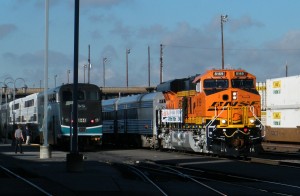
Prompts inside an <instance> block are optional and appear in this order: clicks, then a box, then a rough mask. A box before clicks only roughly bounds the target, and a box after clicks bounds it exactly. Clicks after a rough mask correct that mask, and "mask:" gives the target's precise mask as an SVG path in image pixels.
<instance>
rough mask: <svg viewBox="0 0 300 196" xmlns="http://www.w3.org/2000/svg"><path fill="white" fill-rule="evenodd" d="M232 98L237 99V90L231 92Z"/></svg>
mask: <svg viewBox="0 0 300 196" xmlns="http://www.w3.org/2000/svg"><path fill="white" fill-rule="evenodd" d="M232 99H233V100H236V99H237V92H236V91H234V92H232Z"/></svg>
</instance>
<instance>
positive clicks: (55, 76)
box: [54, 75, 57, 87]
mask: <svg viewBox="0 0 300 196" xmlns="http://www.w3.org/2000/svg"><path fill="white" fill-rule="evenodd" d="M56 78H57V75H54V87H56Z"/></svg>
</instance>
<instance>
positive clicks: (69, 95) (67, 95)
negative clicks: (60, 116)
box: [62, 91, 73, 102]
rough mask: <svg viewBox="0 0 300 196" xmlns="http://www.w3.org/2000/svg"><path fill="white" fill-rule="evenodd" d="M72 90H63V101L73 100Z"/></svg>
mask: <svg viewBox="0 0 300 196" xmlns="http://www.w3.org/2000/svg"><path fill="white" fill-rule="evenodd" d="M72 96H73V95H72V92H71V91H63V93H62V100H63V102H67V101H72V100H73V98H72Z"/></svg>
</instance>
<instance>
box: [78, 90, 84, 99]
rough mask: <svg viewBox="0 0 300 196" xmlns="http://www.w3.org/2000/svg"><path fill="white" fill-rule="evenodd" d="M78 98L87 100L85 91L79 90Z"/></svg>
mask: <svg viewBox="0 0 300 196" xmlns="http://www.w3.org/2000/svg"><path fill="white" fill-rule="evenodd" d="M78 100H81V101H82V100H85V96H84V92H83V91H78Z"/></svg>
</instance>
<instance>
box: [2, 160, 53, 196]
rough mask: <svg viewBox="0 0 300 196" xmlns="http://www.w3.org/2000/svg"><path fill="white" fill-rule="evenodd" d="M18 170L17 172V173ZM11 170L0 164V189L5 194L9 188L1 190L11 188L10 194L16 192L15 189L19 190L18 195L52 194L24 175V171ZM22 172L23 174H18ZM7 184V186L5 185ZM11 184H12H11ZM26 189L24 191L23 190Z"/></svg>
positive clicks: (48, 195)
mask: <svg viewBox="0 0 300 196" xmlns="http://www.w3.org/2000/svg"><path fill="white" fill-rule="evenodd" d="M17 172H18V173H17ZM17 172H16V171H12V170H10V169H8V168H6V167H4V166H2V165H0V179H1V187H2V188H1V191H2V192H4V193H5V194H9V189H7V190H3V189H5V188H10V189H11V194H12V195H13V194H16V191H17V190H20V195H21V194H22V195H27V194H28V193H30V195H47V196H50V195H52V194H51V193H50V192H48V191H46V190H44V189H43V188H42V187H40V186H39V185H37V184H35V183H33V182H32V181H30V180H29V179H28V178H26V177H25V176H26V175H27V174H25V171H21V170H19V171H17ZM20 173H23V174H20ZM6 184H7V186H5V185H6ZM11 184H13V186H11ZM24 191H26V192H24Z"/></svg>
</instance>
